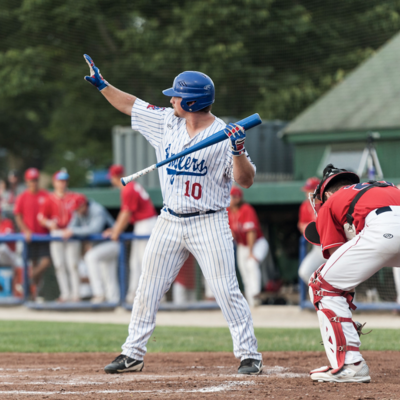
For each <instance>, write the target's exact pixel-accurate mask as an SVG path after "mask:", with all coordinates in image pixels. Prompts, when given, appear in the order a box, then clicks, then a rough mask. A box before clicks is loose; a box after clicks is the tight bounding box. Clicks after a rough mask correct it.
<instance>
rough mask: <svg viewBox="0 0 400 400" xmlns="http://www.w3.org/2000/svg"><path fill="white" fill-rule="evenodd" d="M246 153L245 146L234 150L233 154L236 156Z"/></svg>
mask: <svg viewBox="0 0 400 400" xmlns="http://www.w3.org/2000/svg"><path fill="white" fill-rule="evenodd" d="M245 153H246V150H245V148H244V147H243V149H241V150H238V151H235V150H232V155H234V156H236V157H238V156H242V155H243V154H245Z"/></svg>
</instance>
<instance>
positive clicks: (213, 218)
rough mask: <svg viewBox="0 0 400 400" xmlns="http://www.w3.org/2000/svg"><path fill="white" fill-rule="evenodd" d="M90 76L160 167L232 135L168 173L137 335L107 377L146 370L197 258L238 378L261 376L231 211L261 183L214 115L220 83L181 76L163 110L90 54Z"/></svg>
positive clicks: (232, 130)
mask: <svg viewBox="0 0 400 400" xmlns="http://www.w3.org/2000/svg"><path fill="white" fill-rule="evenodd" d="M85 59H86V61H87V63H88V64H89V67H90V76H87V77H85V79H86V80H87V81H88V82H90V83H91V84H93V85H94V86H96V87H97V88H98V89H99V90H100V91H101V93H102V94H103V95H104V97H105V98H106V99H107V100H108V101H109V102H110V103H111V105H113V106H114V107H115V108H116V109H117V110H119V111H121V112H123V113H125V114H127V115H131V121H132V128H133V129H135V130H138V131H140V132H141V134H142V135H143V136H144V137H145V138H146V139H147V140H148V141H149V143H150V144H151V145H152V146H153V147H154V148H155V151H156V156H157V160H158V161H161V160H164V159H166V158H168V157H170V156H172V155H173V154H177V153H178V152H180V151H182V150H184V149H186V148H188V147H190V146H192V145H194V144H196V143H199V142H200V141H202V140H204V139H205V138H207V137H209V136H210V135H212V134H214V133H216V132H218V131H220V130H222V129H225V132H226V134H227V135H228V136H229V140H226V141H222V142H220V143H218V144H216V145H213V146H210V147H207V148H205V149H202V150H199V151H197V152H194V153H192V154H190V155H188V156H185V157H182V158H180V159H178V160H176V161H173V162H171V163H170V164H168V165H167V166H166V168H165V167H164V168H160V169H159V170H158V172H159V178H160V183H161V190H162V195H163V200H164V208H163V209H162V211H161V215H160V216H159V217H158V219H157V223H156V226H155V227H154V229H153V232H152V234H151V237H150V240H149V242H148V244H147V247H146V251H145V255H144V259H143V268H142V275H141V277H140V282H139V288H138V290H137V293H136V298H135V302H134V304H133V309H132V317H131V323H130V325H129V335H128V338H127V339H126V342H125V343H124V345H123V346H122V354H120V355H119V356H118V357H117V358H116V359H115V360H114V361H113V362H112V363H110V364H109V365H107V366H106V367H105V369H104V370H105V372H106V373H118V372H124V371H141V370H142V369H143V365H144V363H143V357H144V355H145V354H146V343H147V341H148V340H149V338H150V336H151V334H152V332H153V330H154V328H155V321H156V312H157V310H158V307H159V304H160V300H161V298H162V297H163V295H164V294H165V293H166V292H167V291H168V289H169V288H170V286H171V284H172V282H173V281H174V280H175V277H176V276H177V274H178V272H179V270H180V268H181V266H182V264H183V263H184V262H185V260H186V259H187V258H188V256H189V252H190V253H192V254H193V256H194V257H195V258H196V259H197V261H198V262H199V265H200V267H201V269H202V272H203V274H204V276H205V278H206V280H207V281H208V283H209V284H210V286H211V289H212V291H213V293H214V296H215V298H216V300H217V302H218V304H219V306H220V307H221V309H222V312H223V314H224V317H225V319H226V321H227V322H228V326H229V329H230V331H231V335H232V340H233V348H234V354H235V356H236V357H237V358H239V359H240V360H241V363H240V366H239V369H238V372H239V373H241V374H259V373H260V372H261V370H262V355H261V354H260V353H259V352H258V351H257V339H256V337H255V335H254V329H253V321H252V317H251V313H250V308H249V306H248V304H247V302H246V300H245V299H244V297H243V295H242V294H241V292H240V290H239V285H238V281H237V278H236V273H235V260H234V252H233V239H232V233H231V230H230V228H229V224H228V216H227V211H226V208H227V207H228V206H229V202H230V196H229V194H230V190H231V187H232V181H233V180H235V181H236V182H237V183H238V184H239V185H241V186H243V187H246V188H248V187H250V186H251V185H252V184H253V181H254V176H255V166H254V165H253V164H252V162H251V160H250V158H249V156H248V154H247V152H246V151H245V148H244V141H245V137H246V134H245V132H244V129H243V127H240V126H238V125H236V124H229V125H228V126H226V124H225V123H224V122H223V121H222V120H221V119H219V118H217V117H215V116H214V115H213V114H211V106H212V104H213V103H214V99H215V90H214V83H213V81H212V80H211V79H210V78H209V77H208V76H207V75H205V74H203V73H201V72H195V71H186V72H183V73H181V74H179V75H178V76H177V77H176V78H175V80H174V84H173V88H170V89H167V90H164V91H163V93H164V94H165V95H166V96H169V97H171V99H170V103H171V105H172V108H164V107H156V106H153V105H151V104H149V103H147V102H145V101H143V100H140V99H138V98H137V97H135V96H133V95H131V94H128V93H124V92H122V91H120V90H119V89H117V88H115V87H113V86H111V85H110V84H108V82H106V81H105V80H104V79H103V78H102V76H101V75H100V72H99V70H98V68H97V67H96V66H95V65H94V63H93V61H92V59H91V58H90V57H89V56H87V55H85Z"/></svg>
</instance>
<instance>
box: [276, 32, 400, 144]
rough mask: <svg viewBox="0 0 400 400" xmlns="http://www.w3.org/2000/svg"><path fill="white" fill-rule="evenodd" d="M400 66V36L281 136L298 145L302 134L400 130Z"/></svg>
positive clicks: (302, 115) (301, 115) (358, 68)
mask: <svg viewBox="0 0 400 400" xmlns="http://www.w3.org/2000/svg"><path fill="white" fill-rule="evenodd" d="M399 66H400V33H399V34H397V35H396V36H394V37H393V38H392V39H391V40H390V41H389V42H387V43H386V44H385V45H384V46H383V47H382V48H381V49H380V50H379V51H378V52H376V53H375V54H374V55H372V56H371V57H370V58H368V59H367V60H366V61H365V62H363V63H362V64H361V65H360V66H358V67H357V68H356V69H355V70H354V71H353V72H351V73H350V74H349V75H348V76H347V77H346V78H345V79H344V80H343V81H342V82H341V83H339V84H338V85H337V86H335V87H334V88H332V89H331V90H329V91H328V92H327V93H326V94H325V95H323V96H322V97H321V98H320V99H319V100H317V101H316V102H315V103H314V104H313V105H311V106H310V107H309V108H307V109H306V110H305V111H304V112H302V113H301V114H300V115H299V116H298V117H297V118H296V119H295V120H294V121H293V122H291V123H290V124H288V125H287V126H286V127H285V129H284V130H283V131H282V133H281V136H287V139H288V140H289V141H297V140H296V138H295V136H296V135H300V134H301V135H307V134H316V133H319V134H323V133H324V132H326V133H329V132H343V133H347V132H351V131H358V132H360V131H363V132H365V131H369V130H397V129H399V130H400V67H399ZM313 136H314V135H313Z"/></svg>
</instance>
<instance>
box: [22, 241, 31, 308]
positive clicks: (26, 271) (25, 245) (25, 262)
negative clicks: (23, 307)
mask: <svg viewBox="0 0 400 400" xmlns="http://www.w3.org/2000/svg"><path fill="white" fill-rule="evenodd" d="M22 260H23V268H24V274H23V275H24V302H25V301H27V300H28V297H29V290H30V288H29V265H28V243H27V242H26V240H23V241H22Z"/></svg>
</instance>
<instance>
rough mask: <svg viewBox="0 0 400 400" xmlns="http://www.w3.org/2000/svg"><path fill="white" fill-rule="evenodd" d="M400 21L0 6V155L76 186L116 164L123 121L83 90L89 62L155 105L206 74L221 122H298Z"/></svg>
mask: <svg viewBox="0 0 400 400" xmlns="http://www.w3.org/2000/svg"><path fill="white" fill-rule="evenodd" d="M399 12H400V5H399V4H398V2H395V1H392V0H386V1H385V0H384V1H382V0H351V1H346V2H341V3H338V2H337V1H333V0H327V1H323V2H320V1H315V0H302V1H300V2H299V1H292V0H290V1H277V0H262V1H260V0H222V1H215V0H204V1H197V2H193V1H188V0H179V1H178V0H168V1H167V0H154V1H151V2H149V1H147V0H138V1H134V2H132V1H128V0H119V1H117V2H116V1H113V0H88V1H80V2H77V1H74V0H40V1H38V0H1V1H0V80H1V82H2V90H1V93H0V115H1V117H0V129H1V131H2V132H3V133H5V134H2V135H1V137H0V146H2V147H4V148H6V149H8V150H9V151H11V152H12V153H13V154H15V155H17V156H18V157H22V159H20V163H21V164H24V166H31V165H36V166H39V167H46V168H48V169H49V170H53V168H58V167H59V165H60V163H61V162H62V164H63V165H64V166H66V167H67V168H68V170H69V171H70V174H71V177H72V178H71V182H72V184H73V185H76V184H79V183H83V182H84V173H85V171H86V170H87V169H90V168H93V167H102V166H105V165H107V164H108V163H110V162H111V157H112V155H111V149H110V145H109V143H110V129H111V127H112V126H114V125H126V117H124V116H123V115H122V114H119V113H118V112H116V111H115V110H113V109H112V108H111V107H110V106H109V105H108V104H107V103H106V101H104V99H103V98H102V96H100V95H99V94H98V92H97V91H96V89H94V88H93V87H90V84H88V83H87V82H85V81H84V80H83V76H84V75H86V74H87V73H88V68H87V66H86V63H85V62H84V60H83V57H82V56H83V54H84V53H87V54H89V55H90V56H91V57H92V58H93V60H94V61H95V63H96V64H97V66H98V67H99V68H100V69H101V71H102V73H103V75H104V77H105V78H106V79H107V80H108V81H109V82H110V83H112V84H113V85H115V86H117V87H118V88H120V89H122V90H124V91H127V92H130V93H133V94H135V95H137V96H139V97H141V98H144V99H145V100H147V101H149V102H150V103H152V104H157V105H160V106H166V105H168V98H166V97H165V96H163V95H162V93H161V90H162V89H165V88H167V87H170V86H171V84H172V80H173V78H174V77H175V76H176V75H177V74H178V73H180V72H181V71H183V70H200V71H202V72H204V73H206V74H208V75H210V76H211V77H212V79H213V80H214V82H215V85H216V93H217V96H216V102H215V104H214V108H213V110H214V112H215V114H216V115H218V116H231V117H235V118H242V117H245V116H247V115H250V114H252V113H254V112H258V113H260V115H261V117H262V118H263V119H264V120H275V119H280V120H283V121H290V120H292V119H293V118H294V117H295V116H297V115H298V114H299V113H300V112H301V111H303V110H304V109H305V107H306V106H308V105H310V104H311V103H313V102H314V101H315V100H317V99H318V98H319V97H320V96H321V95H322V94H323V93H325V92H326V91H327V90H328V89H329V88H331V87H333V86H335V85H336V84H337V83H339V82H341V81H342V80H343V77H344V76H346V74H347V73H348V72H350V71H351V70H352V69H354V68H355V67H356V66H358V65H359V64H360V63H361V62H362V61H364V60H365V59H367V58H368V57H369V56H370V55H371V54H373V53H374V52H375V51H376V50H377V49H379V48H380V47H381V46H382V45H383V44H384V43H385V42H387V41H388V40H389V39H390V38H391V37H392V36H393V35H395V34H396V33H397V32H398V31H399V28H400V17H399ZM21 143H23V144H24V145H23V146H21Z"/></svg>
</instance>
